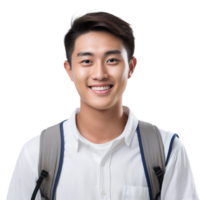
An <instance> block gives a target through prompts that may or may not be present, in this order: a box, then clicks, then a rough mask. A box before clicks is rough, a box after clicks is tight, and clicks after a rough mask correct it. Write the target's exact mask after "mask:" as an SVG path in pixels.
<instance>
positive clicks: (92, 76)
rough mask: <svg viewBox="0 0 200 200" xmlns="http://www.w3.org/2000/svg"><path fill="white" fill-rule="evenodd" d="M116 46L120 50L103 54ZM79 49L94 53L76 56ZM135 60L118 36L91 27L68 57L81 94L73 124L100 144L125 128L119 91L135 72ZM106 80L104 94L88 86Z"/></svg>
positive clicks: (82, 133)
mask: <svg viewBox="0 0 200 200" xmlns="http://www.w3.org/2000/svg"><path fill="white" fill-rule="evenodd" d="M111 50H118V51H120V52H121V53H112V54H108V55H105V52H108V51H111ZM80 52H90V53H92V54H93V55H82V56H77V54H78V53H80ZM136 63H137V60H136V58H135V57H132V59H131V61H130V62H128V58H127V51H126V49H125V47H124V45H123V41H122V39H121V38H118V37H116V36H115V35H113V34H111V33H108V32H105V31H90V32H88V33H85V34H82V35H80V36H79V37H78V38H77V39H76V41H75V46H74V51H73V53H72V57H71V64H72V69H70V65H69V63H68V61H67V60H66V61H65V62H64V68H65V69H66V71H67V73H68V75H69V77H70V79H71V81H73V82H74V84H75V87H76V89H77V91H78V93H79V95H80V112H79V113H78V114H77V115H76V126H77V128H78V130H79V132H80V134H81V135H82V136H83V137H84V138H86V139H87V140H89V141H90V142H92V143H96V144H102V143H106V142H109V141H111V140H113V139H115V138H116V137H118V136H119V135H120V134H121V133H122V132H123V130H124V128H125V125H126V123H127V119H128V116H127V115H126V114H125V113H124V112H123V108H122V95H123V92H124V90H125V88H126V85H127V81H128V79H129V78H131V76H132V73H133V72H134V69H135V66H136ZM101 83H108V85H110V84H112V85H113V88H112V89H111V91H109V92H108V93H107V94H104V95H98V94H95V93H94V92H93V91H91V89H90V88H89V87H88V86H91V85H95V84H101Z"/></svg>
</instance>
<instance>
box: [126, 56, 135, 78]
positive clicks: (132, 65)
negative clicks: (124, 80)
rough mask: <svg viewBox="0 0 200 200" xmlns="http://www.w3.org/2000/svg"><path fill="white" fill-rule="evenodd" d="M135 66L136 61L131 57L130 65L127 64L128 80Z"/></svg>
mask: <svg viewBox="0 0 200 200" xmlns="http://www.w3.org/2000/svg"><path fill="white" fill-rule="evenodd" d="M136 64H137V59H136V58H135V57H132V59H131V61H130V63H129V72H128V78H131V76H132V74H133V72H134V70H135V67H136Z"/></svg>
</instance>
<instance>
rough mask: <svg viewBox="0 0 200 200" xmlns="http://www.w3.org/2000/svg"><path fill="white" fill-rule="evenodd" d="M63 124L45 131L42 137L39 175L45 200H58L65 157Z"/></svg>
mask: <svg viewBox="0 0 200 200" xmlns="http://www.w3.org/2000/svg"><path fill="white" fill-rule="evenodd" d="M64 121H66V120H64ZM64 121H63V122H64ZM63 122H61V123H59V124H56V125H54V126H51V127H49V128H47V129H45V130H43V131H42V133H41V135H40V151H39V152H40V153H39V164H38V175H39V176H40V178H41V177H42V176H43V178H42V181H43V182H42V181H41V182H42V183H41V186H40V193H41V196H42V199H45V200H56V195H55V194H56V188H57V184H58V181H59V177H60V174H61V170H62V164H63V155H64V132H63ZM45 173H46V174H45ZM40 174H41V175H40ZM44 174H45V176H46V177H45V176H44ZM43 179H44V180H43ZM38 181H39V179H38Z"/></svg>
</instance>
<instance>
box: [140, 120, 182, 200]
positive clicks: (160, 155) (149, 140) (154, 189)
mask: <svg viewBox="0 0 200 200" xmlns="http://www.w3.org/2000/svg"><path fill="white" fill-rule="evenodd" d="M137 136H138V142H139V147H140V152H141V157H142V163H143V167H144V171H145V176H146V180H147V185H148V188H149V197H150V200H156V199H158V197H159V196H160V192H161V188H162V182H163V177H164V173H165V167H166V166H167V163H168V161H169V157H170V154H171V151H172V146H173V142H174V139H175V137H179V136H178V135H177V134H174V135H173V136H172V139H171V142H170V146H169V151H168V154H167V159H166V162H165V154H164V145H163V142H162V137H161V134H160V131H159V129H158V128H157V127H156V126H155V125H152V124H150V123H147V122H144V121H140V120H139V121H138V126H137Z"/></svg>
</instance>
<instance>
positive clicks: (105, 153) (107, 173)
mask: <svg viewBox="0 0 200 200" xmlns="http://www.w3.org/2000/svg"><path fill="white" fill-rule="evenodd" d="M79 111H80V108H76V109H75V110H74V112H73V113H72V115H71V116H70V118H69V119H68V120H67V121H65V122H64V123H63V127H64V140H65V151H64V161H63V166H62V171H61V175H60V180H59V182H58V186H57V192H56V199H57V200H136V199H137V200H149V193H148V186H147V181H146V178H145V173H144V168H143V164H142V159H141V154H140V149H139V144H138V138H137V133H136V128H137V125H138V120H137V118H136V117H135V116H134V114H133V113H132V111H131V110H130V109H129V108H128V107H126V106H123V111H124V112H125V113H126V114H127V115H128V120H127V123H126V126H125V128H124V131H123V132H122V134H121V135H119V136H118V137H117V138H115V139H114V140H112V141H110V142H108V143H105V144H94V143H91V142H90V141H88V140H86V139H85V138H84V137H83V136H81V134H80V133H79V131H78V129H77V126H76V120H75V119H76V118H75V117H76V114H77V113H78V112H79ZM158 129H159V131H160V133H161V136H162V140H163V144H164V150H165V158H167V153H168V149H169V145H170V140H171V138H172V135H173V134H174V133H171V132H167V131H164V130H162V129H160V128H158ZM179 136H180V138H181V134H179ZM39 140H40V135H38V136H37V137H35V138H33V139H31V140H30V141H28V142H27V143H26V144H25V145H24V147H23V148H22V150H21V153H20V155H19V158H18V161H17V164H16V166H15V170H14V173H13V176H12V179H11V182H10V186H9V190H8V195H7V200H27V199H30V198H31V195H32V193H33V190H34V188H35V185H36V181H37V179H38V160H39ZM40 199H41V197H40V193H39V192H38V193H37V196H36V200H40ZM160 199H161V200H199V198H198V195H197V191H196V187H195V183H194V179H193V174H192V171H191V167H190V163H189V160H188V157H187V153H186V151H185V148H184V146H183V144H182V142H181V140H180V139H179V138H176V139H175V140H174V144H173V149H172V152H171V156H170V158H169V162H168V164H167V167H166V172H165V176H164V180H163V185H162V191H161V198H160Z"/></svg>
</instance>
